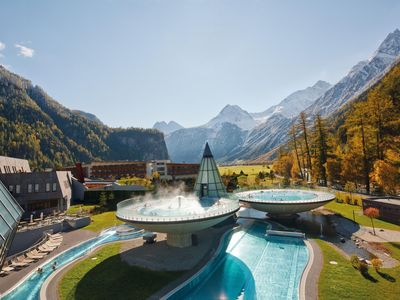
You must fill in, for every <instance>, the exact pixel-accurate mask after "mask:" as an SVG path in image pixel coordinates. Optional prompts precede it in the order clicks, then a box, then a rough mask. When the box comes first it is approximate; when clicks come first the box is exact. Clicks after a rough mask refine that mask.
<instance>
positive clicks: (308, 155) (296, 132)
mask: <svg viewBox="0 0 400 300" xmlns="http://www.w3.org/2000/svg"><path fill="white" fill-rule="evenodd" d="M309 117H313V118H311V119H314V120H315V121H314V124H309V123H308V120H309V119H310V118H309ZM314 117H315V118H314ZM289 135H290V137H291V138H290V142H289V143H288V144H287V145H286V146H285V147H283V148H282V149H281V150H280V155H279V159H278V160H277V161H276V163H275V168H276V171H277V172H278V173H280V174H281V175H283V176H284V177H286V178H287V179H289V178H290V177H291V178H292V179H295V180H306V179H308V180H311V181H313V182H316V183H319V184H320V185H326V184H327V183H330V184H332V185H340V186H342V187H345V189H347V190H349V191H352V190H356V189H357V190H362V191H365V192H366V193H370V192H371V190H372V191H374V192H384V193H386V194H397V193H398V191H399V189H400V63H398V64H396V65H395V66H394V67H393V68H392V69H391V70H390V71H389V72H388V73H387V74H386V75H385V76H384V77H383V78H382V79H381V80H379V82H378V83H376V84H375V85H374V86H373V87H371V88H369V89H368V90H367V91H366V92H364V93H363V94H362V95H360V96H359V97H358V98H356V99H354V100H353V101H352V102H350V103H349V104H347V105H346V106H345V107H344V108H343V109H341V110H340V111H339V112H338V113H336V114H335V115H334V116H331V117H330V118H328V119H323V118H322V117H321V116H319V115H317V116H309V115H305V114H304V113H303V114H301V115H300V116H299V119H298V122H297V123H296V124H295V125H294V126H292V128H291V130H290V132H289ZM307 177H308V178H307Z"/></svg>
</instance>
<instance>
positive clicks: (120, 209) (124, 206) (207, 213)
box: [116, 199, 239, 223]
mask: <svg viewBox="0 0 400 300" xmlns="http://www.w3.org/2000/svg"><path fill="white" fill-rule="evenodd" d="M219 201H220V202H219V203H220V204H218V202H217V203H216V204H214V205H213V206H210V207H207V208H208V209H207V208H205V210H203V211H189V212H188V214H187V215H184V216H174V215H171V216H166V215H156V214H154V215H145V214H141V212H140V209H143V208H150V207H156V205H157V204H158V203H160V204H161V203H162V201H157V200H152V201H144V200H142V201H138V200H136V199H128V200H125V201H122V202H120V203H118V205H117V213H116V214H117V216H118V217H119V218H121V219H123V220H128V221H136V222H160V223H163V222H179V221H190V220H199V219H205V218H212V217H217V216H221V215H225V214H229V213H233V212H235V211H236V210H238V209H239V202H238V201H236V200H229V199H220V200H219ZM145 205H152V206H145ZM175 209H176V208H175Z"/></svg>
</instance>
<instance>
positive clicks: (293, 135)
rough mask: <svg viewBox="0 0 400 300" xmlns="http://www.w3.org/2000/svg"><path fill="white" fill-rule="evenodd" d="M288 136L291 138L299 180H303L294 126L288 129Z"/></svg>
mask: <svg viewBox="0 0 400 300" xmlns="http://www.w3.org/2000/svg"><path fill="white" fill-rule="evenodd" d="M290 136H291V138H292V147H293V150H294V153H295V155H296V163H297V170H298V174H299V175H300V178H301V179H304V175H303V170H302V167H301V162H300V155H299V149H298V142H297V132H296V127H295V125H294V124H293V125H292V127H291V129H290Z"/></svg>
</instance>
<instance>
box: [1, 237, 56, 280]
mask: <svg viewBox="0 0 400 300" xmlns="http://www.w3.org/2000/svg"><path fill="white" fill-rule="evenodd" d="M62 241H63V237H62V235H61V234H59V233H56V234H52V235H50V236H49V239H48V240H47V241H46V242H45V243H44V244H42V245H40V246H38V247H37V248H36V249H33V250H31V251H29V252H27V253H25V254H22V255H20V256H17V257H14V258H13V259H12V260H11V261H9V262H8V264H7V265H4V266H3V268H2V269H1V271H0V276H6V275H8V274H9V272H11V271H18V270H20V269H22V268H25V267H27V266H29V264H30V263H33V262H37V261H38V260H39V259H42V258H43V257H45V256H46V255H47V254H49V253H51V252H52V251H54V249H56V248H58V247H59V246H60V245H61V243H62Z"/></svg>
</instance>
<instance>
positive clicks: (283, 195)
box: [247, 190, 316, 201]
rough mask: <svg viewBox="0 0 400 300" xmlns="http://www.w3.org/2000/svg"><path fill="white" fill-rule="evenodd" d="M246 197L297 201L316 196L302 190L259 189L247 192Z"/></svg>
mask: <svg viewBox="0 0 400 300" xmlns="http://www.w3.org/2000/svg"><path fill="white" fill-rule="evenodd" d="M247 195H248V198H250V199H251V198H254V199H259V200H265V201H299V200H311V199H314V198H316V195H315V194H314V193H310V192H303V191H274V190H271V191H260V192H252V193H249V194H247Z"/></svg>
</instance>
